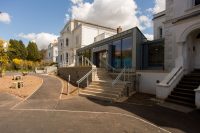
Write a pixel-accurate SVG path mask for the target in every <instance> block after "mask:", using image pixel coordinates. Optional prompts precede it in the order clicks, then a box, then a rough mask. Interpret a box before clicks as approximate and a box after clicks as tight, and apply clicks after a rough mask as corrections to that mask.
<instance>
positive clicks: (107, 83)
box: [80, 68, 124, 102]
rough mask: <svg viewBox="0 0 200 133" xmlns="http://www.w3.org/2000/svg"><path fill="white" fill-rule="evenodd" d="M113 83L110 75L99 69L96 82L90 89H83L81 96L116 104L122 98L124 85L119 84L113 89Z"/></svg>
mask: <svg viewBox="0 0 200 133" xmlns="http://www.w3.org/2000/svg"><path fill="white" fill-rule="evenodd" d="M112 81H113V80H112V78H111V77H110V76H109V75H108V72H107V71H106V70H105V69H103V68H98V69H97V74H96V75H95V81H93V82H92V83H91V84H90V85H89V86H88V87H86V88H84V89H81V90H80V95H81V96H86V97H91V98H95V99H100V100H104V101H110V102H114V101H116V100H118V99H119V98H120V97H122V94H123V90H124V83H123V82H119V83H118V84H116V85H115V86H114V87H112Z"/></svg>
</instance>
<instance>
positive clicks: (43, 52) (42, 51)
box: [39, 49, 47, 60]
mask: <svg viewBox="0 0 200 133" xmlns="http://www.w3.org/2000/svg"><path fill="white" fill-rule="evenodd" d="M39 52H40V60H44V59H45V56H46V53H47V50H46V49H42V50H40V51H39Z"/></svg>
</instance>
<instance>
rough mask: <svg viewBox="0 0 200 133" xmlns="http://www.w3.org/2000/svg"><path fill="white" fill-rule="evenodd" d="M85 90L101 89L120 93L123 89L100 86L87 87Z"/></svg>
mask: <svg viewBox="0 0 200 133" xmlns="http://www.w3.org/2000/svg"><path fill="white" fill-rule="evenodd" d="M87 88H91V89H102V90H116V91H122V90H123V89H124V87H120V86H119V87H118V86H116V87H111V86H101V85H91V84H90V85H89V86H88V87H87Z"/></svg>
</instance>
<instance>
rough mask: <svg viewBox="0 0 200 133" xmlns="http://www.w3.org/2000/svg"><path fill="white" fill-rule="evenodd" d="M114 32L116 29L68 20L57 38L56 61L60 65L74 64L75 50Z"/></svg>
mask: <svg viewBox="0 0 200 133" xmlns="http://www.w3.org/2000/svg"><path fill="white" fill-rule="evenodd" d="M115 34H116V30H115V29H112V28H109V27H105V26H101V25H97V24H92V23H89V22H84V21H81V20H70V21H69V22H68V23H67V24H66V25H65V27H64V28H63V30H62V31H61V32H60V37H59V38H58V51H59V55H58V57H59V58H58V62H59V65H60V66H63V65H64V66H73V65H74V64H75V58H76V50H77V49H79V48H82V47H85V46H87V45H89V44H92V43H94V42H96V41H99V40H102V39H105V38H107V37H110V36H112V35H115Z"/></svg>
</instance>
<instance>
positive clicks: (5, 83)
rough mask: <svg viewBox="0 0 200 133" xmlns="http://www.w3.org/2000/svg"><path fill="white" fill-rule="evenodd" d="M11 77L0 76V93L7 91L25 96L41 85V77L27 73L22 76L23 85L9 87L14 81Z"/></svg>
mask: <svg viewBox="0 0 200 133" xmlns="http://www.w3.org/2000/svg"><path fill="white" fill-rule="evenodd" d="M12 78H13V76H4V77H3V78H0V93H1V92H7V93H9V94H13V95H16V96H18V97H21V98H26V97H28V96H29V95H30V94H32V93H33V92H34V91H35V90H36V89H38V87H40V86H41V85H42V79H41V78H39V77H36V76H32V75H27V76H23V80H22V81H23V83H24V87H23V88H20V89H13V88H10V87H11V85H12V83H13V82H15V81H14V80H12Z"/></svg>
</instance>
